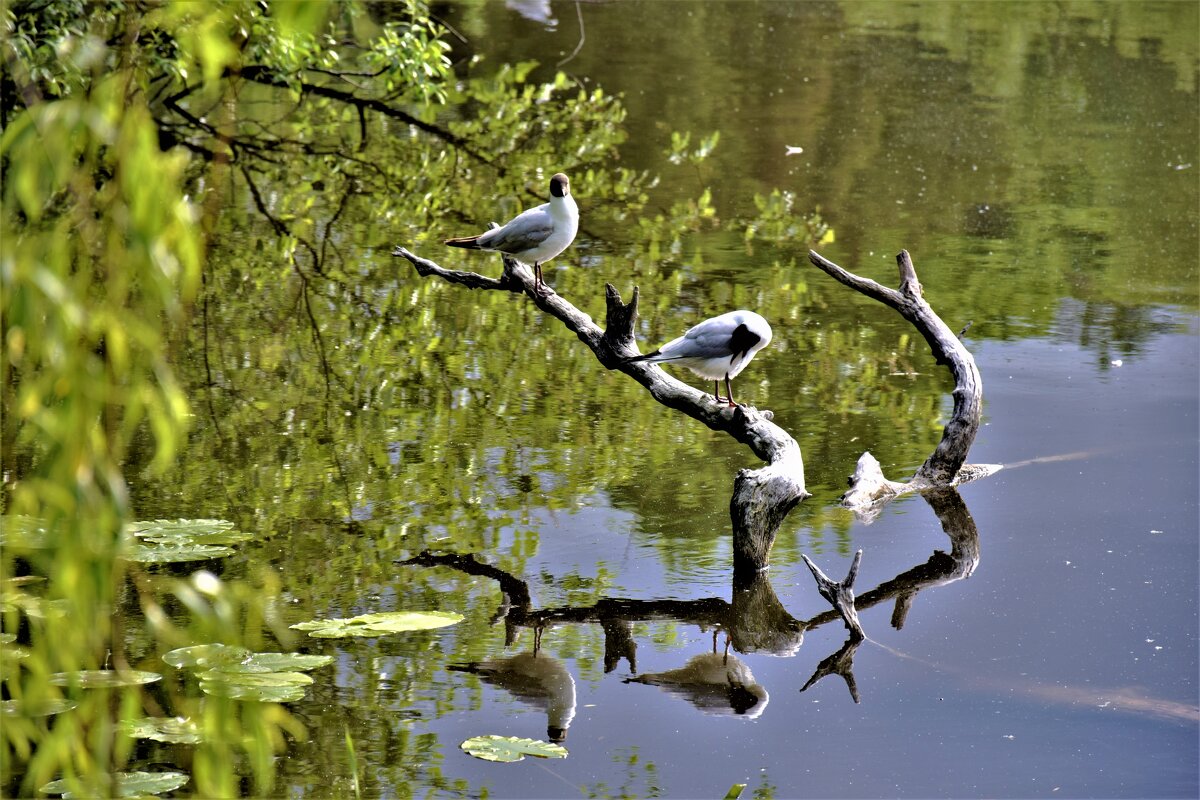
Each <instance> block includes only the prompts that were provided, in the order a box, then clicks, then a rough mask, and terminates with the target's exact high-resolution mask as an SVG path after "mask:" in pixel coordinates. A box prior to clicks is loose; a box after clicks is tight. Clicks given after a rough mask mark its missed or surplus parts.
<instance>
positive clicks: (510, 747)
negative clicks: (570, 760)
mask: <svg viewBox="0 0 1200 800" xmlns="http://www.w3.org/2000/svg"><path fill="white" fill-rule="evenodd" d="M459 747H461V748H462V749H463V751H464V752H466V753H467V754H468V755H472V756H475V757H476V758H482V759H483V760H484V761H504V762H512V761H522V760H524V758H525V756H534V757H535V758H566V757H567V748H565V747H563V746H561V745H557V744H551V743H550V742H543V741H540V740H538V739H519V738H517V737H516V736H496V735H495V734H491V735H488V736H475V737H473V738H471V739H467V740H466V741H465V742H463V743H462V744H460V745H459Z"/></svg>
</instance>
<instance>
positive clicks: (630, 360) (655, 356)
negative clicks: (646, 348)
mask: <svg viewBox="0 0 1200 800" xmlns="http://www.w3.org/2000/svg"><path fill="white" fill-rule="evenodd" d="M660 356H662V351H661V350H655V351H654V352H653V353H646V354H645V355H641V356H630V357H629V358H627V359H625V363H626V364H633V363H634V362H637V361H658V360H659V358H660Z"/></svg>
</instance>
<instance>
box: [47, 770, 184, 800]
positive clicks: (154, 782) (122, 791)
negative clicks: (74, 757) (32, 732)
mask: <svg viewBox="0 0 1200 800" xmlns="http://www.w3.org/2000/svg"><path fill="white" fill-rule="evenodd" d="M188 780H189V778H188V776H187V775H184V774H183V773H182V772H118V773H117V774H115V775H111V776H109V781H108V782H109V783H110V785H111V786H112V790H111V792H110V793H109V795H108V796H109V797H141V796H143V795H155V794H162V793H163V792H172V791H174V790H176V789H178V788H179V787H181V786H183V785H184V784H186V783H187V782H188ZM70 786H71V784H70V783H69V782H68V781H51V782H50V783H47V784H46V785H45V786H43V787H42V788H41V789H40V790H39V791H41V792H42V793H43V794H61V795H62V796H63V798H73V797H76V796H77V795H75V794H74V793H73V792H71V791H70ZM89 796H90V795H89Z"/></svg>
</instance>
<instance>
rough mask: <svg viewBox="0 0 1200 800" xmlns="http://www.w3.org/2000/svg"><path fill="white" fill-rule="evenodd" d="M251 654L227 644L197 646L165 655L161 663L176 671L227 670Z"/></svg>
mask: <svg viewBox="0 0 1200 800" xmlns="http://www.w3.org/2000/svg"><path fill="white" fill-rule="evenodd" d="M251 655H253V653H252V652H251V651H250V650H247V649H246V648H244V647H235V646H233V645H229V644H220V643H213V644H197V645H193V646H192V647H180V648H179V649H178V650H172V651H171V652H169V653H167V654H165V655H164V656H163V657H162V659H163V661H165V662H167V663H168V664H170V665H171V666H172V667H175V668H176V669H185V668H192V667H203V668H204V669H218V668H219V669H227V668H229V667H230V666H231V665H234V664H239V663H241V662H242V661H245V660H246V659H247V658H249V657H250V656H251Z"/></svg>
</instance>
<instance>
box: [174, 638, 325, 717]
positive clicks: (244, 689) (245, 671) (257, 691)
mask: <svg viewBox="0 0 1200 800" xmlns="http://www.w3.org/2000/svg"><path fill="white" fill-rule="evenodd" d="M163 661H165V662H167V663H168V664H170V665H171V666H173V667H176V668H179V669H192V670H196V677H197V678H198V679H199V680H200V690H201V691H203V692H204V693H205V694H211V695H215V696H218V697H230V698H234V699H236V700H253V701H257V702H262V703H286V702H291V701H294V700H299V699H300V698H302V697H304V689H305V687H306V686H308V685H309V684H311V683H312V682H313V680H312V678H310V677H309V676H308V675H305V674H303V673H304V672H305V671H307V670H312V669H317V668H318V667H323V666H326V665H327V664H330V663H332V662H333V656H321V655H303V654H301V653H254V652H251V651H250V650H247V649H246V648H244V647H234V646H230V645H224V644H219V643H218V644H200V645H194V646H192V647H181V648H179V649H178V650H172V651H171V652H169V653H167V654H166V655H164V656H163Z"/></svg>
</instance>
